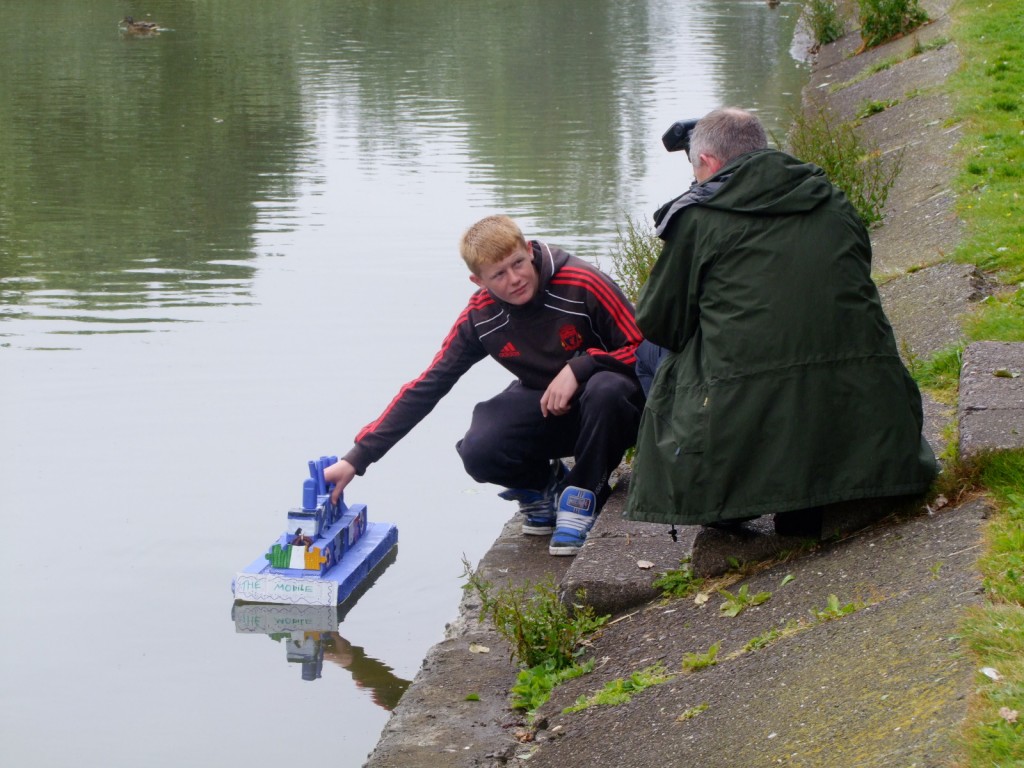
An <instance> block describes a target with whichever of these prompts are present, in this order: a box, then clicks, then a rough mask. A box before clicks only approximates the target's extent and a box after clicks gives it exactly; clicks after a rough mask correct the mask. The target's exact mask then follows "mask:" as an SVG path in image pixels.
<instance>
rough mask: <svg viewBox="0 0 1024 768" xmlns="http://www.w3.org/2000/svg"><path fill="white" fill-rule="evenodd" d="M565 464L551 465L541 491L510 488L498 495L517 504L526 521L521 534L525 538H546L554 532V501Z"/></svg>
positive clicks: (557, 462) (558, 462)
mask: <svg viewBox="0 0 1024 768" xmlns="http://www.w3.org/2000/svg"><path fill="white" fill-rule="evenodd" d="M565 473H566V469H565V464H563V463H562V462H560V461H555V462H553V463H552V464H551V476H550V478H549V480H548V484H547V487H546V488H545V489H544V490H543V491H533V490H530V489H528V488H510V489H508V490H507V491H502V492H501V493H499V494H498V496H499V497H501V498H503V499H505V500H506V501H517V502H519V511H520V512H522V513H523V514H524V515H525V516H526V519H525V520H524V521H523V533H524V534H525V535H527V536H547V535H548V534H549V533H551V532H552V531H554V530H555V518H556V515H555V500H556V499H557V498H558V486H559V483H561V482H562V480H563V479H564V478H565Z"/></svg>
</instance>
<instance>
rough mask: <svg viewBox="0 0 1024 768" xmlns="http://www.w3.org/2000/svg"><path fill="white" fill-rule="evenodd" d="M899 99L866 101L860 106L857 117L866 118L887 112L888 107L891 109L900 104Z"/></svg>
mask: <svg viewBox="0 0 1024 768" xmlns="http://www.w3.org/2000/svg"><path fill="white" fill-rule="evenodd" d="M899 103H900V101H899V99H887V100H885V101H868V102H865V103H864V106H862V107H861V108H860V112H858V113H857V117H858V118H860V119H864V118H867V117H871V116H872V115H877V114H880V113H882V112H885V110H887V109H891V108H892V107H895V106H896V105H897V104H899Z"/></svg>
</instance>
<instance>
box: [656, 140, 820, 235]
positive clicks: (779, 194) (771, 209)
mask: <svg viewBox="0 0 1024 768" xmlns="http://www.w3.org/2000/svg"><path fill="white" fill-rule="evenodd" d="M832 194H833V187H832V184H831V183H830V182H829V180H828V178H827V177H826V176H825V172H824V171H823V170H822V169H821V168H819V167H818V166H816V165H814V163H804V162H801V161H800V160H797V159H796V158H795V157H791V156H790V155H787V154H786V153H785V152H779V151H777V150H774V149H760V150H757V151H756V152H749V153H748V154H745V155H741V156H740V157H738V158H736V159H735V160H733V161H732V162H731V163H729V164H728V165H726V166H725V167H724V168H722V169H721V170H720V171H719V172H718V173H716V174H715V175H714V176H712V177H711V178H710V179H708V180H707V181H705V182H703V183H700V184H694V185H692V186H691V187H690V189H688V190H687V191H686V192H685V193H683V195H681V196H680V197H678V198H676V199H675V200H673V201H672V202H671V203H668V204H667V205H664V206H662V207H661V208H660V209H659V210H658V211H657V212H656V213H655V214H654V218H655V222H656V224H657V231H658V234H659V235H660V234H661V233H662V232H663V231H664V230H665V228H666V227H667V226H668V224H669V222H670V221H671V219H672V217H673V216H674V215H675V214H676V213H678V212H679V211H680V210H682V209H683V208H685V207H687V206H688V205H702V206H705V207H707V208H714V209H716V210H722V211H733V212H736V213H749V214H755V215H764V216H776V215H787V214H794V213H806V212H808V211H811V210H813V209H814V208H816V207H818V206H819V205H820V204H821V203H822V202H824V201H825V200H828V199H829V197H830V196H831V195H832Z"/></svg>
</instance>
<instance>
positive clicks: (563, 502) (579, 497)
mask: <svg viewBox="0 0 1024 768" xmlns="http://www.w3.org/2000/svg"><path fill="white" fill-rule="evenodd" d="M596 509H597V497H596V496H595V495H594V493H593V491H588V490H587V489H586V488H577V487H576V486H575V485H570V486H569V487H568V488H566V489H565V490H564V491H562V495H561V496H560V497H559V499H558V518H557V522H556V523H555V532H554V534H553V535H552V536H551V544H550V545H548V552H549V553H551V554H552V555H575V554H576V553H577V552H579V551H580V547H582V546H583V542H584V541H586V540H587V534H588V533H590V529H591V528H593V527H594V518H595V511H596Z"/></svg>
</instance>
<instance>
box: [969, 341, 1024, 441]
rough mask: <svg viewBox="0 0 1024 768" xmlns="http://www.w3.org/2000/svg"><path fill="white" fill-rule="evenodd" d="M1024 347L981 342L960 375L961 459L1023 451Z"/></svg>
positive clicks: (975, 346) (972, 347)
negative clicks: (1009, 450) (987, 452)
mask: <svg viewBox="0 0 1024 768" xmlns="http://www.w3.org/2000/svg"><path fill="white" fill-rule="evenodd" d="M1022 374H1024V343H1019V342H1018V343H1013V342H998V341H980V342H975V343H974V344H970V345H969V346H968V347H967V349H966V350H964V359H963V367H962V369H961V371H960V399H959V404H958V410H957V417H958V419H959V424H960V455H961V456H963V457H964V458H969V457H971V456H975V455H977V454H978V453H980V452H982V451H996V450H1007V449H1012V448H1024V375H1022Z"/></svg>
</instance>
